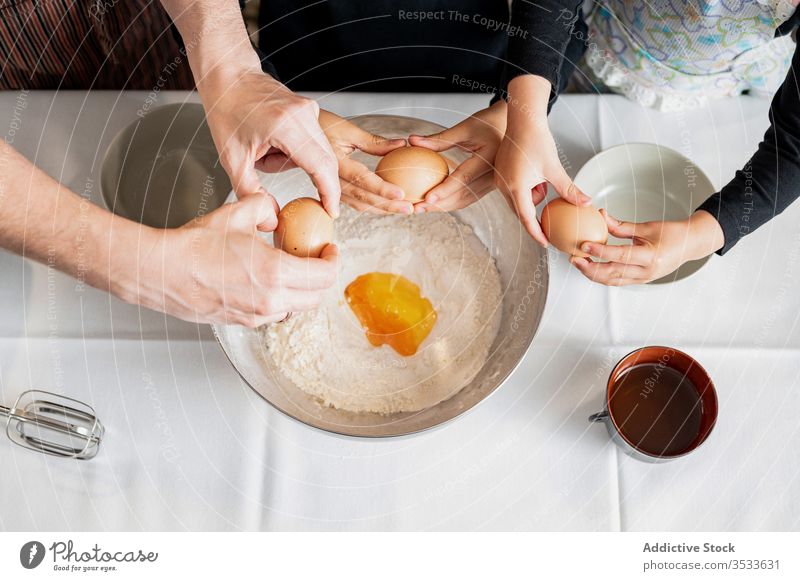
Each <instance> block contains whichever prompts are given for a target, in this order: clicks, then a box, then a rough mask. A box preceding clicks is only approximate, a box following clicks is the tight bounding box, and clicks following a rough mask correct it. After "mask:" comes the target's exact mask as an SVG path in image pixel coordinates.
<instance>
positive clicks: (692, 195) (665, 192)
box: [575, 143, 715, 284]
mask: <svg viewBox="0 0 800 581" xmlns="http://www.w3.org/2000/svg"><path fill="white" fill-rule="evenodd" d="M575 185H577V186H578V187H579V188H580V189H582V190H583V191H585V192H586V193H588V194H589V195H591V196H592V201H593V203H594V205H595V206H596V207H598V208H605V209H606V210H607V211H608V213H609V214H611V215H612V216H614V217H615V218H619V219H620V220H624V221H626V222H649V221H654V220H658V221H660V220H683V219H684V218H688V217H689V216H690V215H691V214H692V213H693V212H694V210H695V209H696V208H697V206H699V205H700V204H702V203H703V202H704V201H705V200H706V199H708V198H709V196H711V195H712V194H713V193H714V191H715V190H714V186H713V184H712V183H711V180H709V179H708V177H707V176H706V174H704V173H703V170H701V169H700V168H699V167H698V166H697V165H696V164H695V163H693V162H692V161H690V160H689V159H687V158H686V157H684V156H683V155H681V154H680V153H678V152H677V151H675V150H674V149H670V148H668V147H664V146H662V145H656V144H654V143H626V144H624V145H617V146H616V147H611V148H609V149H606V150H605V151H602V152H600V153H598V154H597V155H595V156H594V157H593V158H592V159H590V160H589V161H588V162H587V163H586V165H584V166H583V167H582V168H581V170H580V171H579V172H578V175H577V176H575ZM609 241H610V243H619V244H627V243H629V241H627V240H618V239H617V238H614V237H613V236H611V237H610V238H609ZM709 259H710V257H706V258H703V259H701V260H695V261H692V262H687V263H686V264H684V265H682V266H681V267H680V268H678V270H676V271H675V272H673V273H672V274H669V275H667V276H665V277H662V278H660V279H658V280H654V281H653V282H652V283H651V284H663V283H669V282H675V281H677V280H681V279H684V278H686V277H687V276H689V275H691V274H694V273H695V272H697V271H698V270H700V269H701V268H702V267H703V265H704V264H705V263H706V262H708V260H709Z"/></svg>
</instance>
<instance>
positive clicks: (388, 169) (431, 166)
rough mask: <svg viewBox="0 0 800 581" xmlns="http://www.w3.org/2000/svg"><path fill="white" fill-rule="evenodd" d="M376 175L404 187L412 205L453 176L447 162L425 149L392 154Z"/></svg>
mask: <svg viewBox="0 0 800 581" xmlns="http://www.w3.org/2000/svg"><path fill="white" fill-rule="evenodd" d="M375 173H376V174H378V175H379V176H380V177H381V178H382V179H384V180H386V181H387V182H389V183H392V184H394V185H396V186H400V188H402V190H403V192H405V197H404V198H403V199H405V200H408V201H409V202H419V201H420V200H422V199H423V198H424V197H425V194H427V193H428V191H429V190H431V189H432V188H433V187H434V186H438V185H439V184H440V183H442V182H443V181H444V179H445V178H446V177H447V176H448V174H449V173H450V168H448V166H447V160H446V159H445V158H444V157H442V156H441V155H439V154H438V153H436V152H435V151H431V150H430V149H427V148H425V147H415V146H410V147H401V148H399V149H395V150H393V151H390V152H389V153H387V154H386V155H385V156H383V159H381V160H380V161H379V162H378V167H376V168H375Z"/></svg>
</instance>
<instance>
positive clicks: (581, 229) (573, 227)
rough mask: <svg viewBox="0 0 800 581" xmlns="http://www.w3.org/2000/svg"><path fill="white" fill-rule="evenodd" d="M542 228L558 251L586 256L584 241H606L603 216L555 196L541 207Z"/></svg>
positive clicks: (606, 230)
mask: <svg viewBox="0 0 800 581" xmlns="http://www.w3.org/2000/svg"><path fill="white" fill-rule="evenodd" d="M542 230H543V231H544V235H545V236H547V239H548V240H549V241H550V242H551V243H552V244H553V246H555V247H556V248H558V249H559V250H560V251H561V252H566V253H567V254H571V255H572V256H579V257H581V258H586V257H588V256H589V255H588V254H586V253H585V252H582V251H581V249H580V246H581V244H583V243H584V242H597V243H599V244H605V243H606V242H607V241H608V226H607V225H606V221H605V219H604V218H603V215H602V214H601V213H600V212H598V211H597V210H595V209H594V208H593V207H591V206H584V207H578V206H575V205H573V204H570V203H569V202H567V201H566V200H563V199H561V198H556V199H555V200H553V201H551V202H550V203H549V204H547V205H546V206H545V207H544V209H543V210H542Z"/></svg>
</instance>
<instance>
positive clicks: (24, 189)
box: [0, 141, 149, 298]
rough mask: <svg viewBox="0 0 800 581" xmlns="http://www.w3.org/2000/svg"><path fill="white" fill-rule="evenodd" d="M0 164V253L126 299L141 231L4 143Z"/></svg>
mask: <svg viewBox="0 0 800 581" xmlns="http://www.w3.org/2000/svg"><path fill="white" fill-rule="evenodd" d="M0 158H2V159H3V161H4V164H3V184H2V187H0V247H2V248H5V249H7V250H11V251H12V252H15V253H17V254H20V255H22V256H24V257H26V258H31V259H33V260H36V261H38V262H42V263H45V264H47V265H49V266H52V267H53V268H56V269H58V270H60V271H62V272H65V273H67V274H69V275H71V276H73V277H75V278H77V279H79V280H81V281H83V282H85V283H86V284H88V285H90V286H94V287H97V288H100V289H103V290H107V291H111V292H112V293H114V294H116V295H117V296H121V297H123V298H130V297H128V296H127V295H128V294H130V293H131V289H132V288H133V287H134V284H135V272H136V268H137V259H136V257H137V255H138V252H137V251H136V250H139V249H143V250H145V251H146V245H147V244H148V240H149V238H145V237H143V236H142V231H141V230H142V227H140V226H139V225H137V224H134V223H133V222H130V221H128V220H124V219H122V218H120V217H118V216H114V215H113V214H111V213H110V212H107V211H105V210H103V209H101V208H99V207H97V206H95V205H94V204H92V203H90V202H89V201H87V200H85V199H83V198H81V197H80V196H78V195H77V194H75V193H74V192H72V191H70V190H69V188H67V187H65V186H63V185H62V184H60V183H58V182H57V181H55V180H54V179H52V178H51V177H50V176H48V175H47V174H45V173H44V172H42V171H41V170H39V169H38V168H36V167H35V166H34V165H33V164H31V163H30V162H29V161H28V160H27V159H26V158H25V157H23V156H22V155H21V154H19V153H18V152H17V151H15V150H14V149H13V148H12V147H11V146H9V145H8V144H7V143H6V142H5V141H0ZM132 249H136V250H134V252H131V250H132Z"/></svg>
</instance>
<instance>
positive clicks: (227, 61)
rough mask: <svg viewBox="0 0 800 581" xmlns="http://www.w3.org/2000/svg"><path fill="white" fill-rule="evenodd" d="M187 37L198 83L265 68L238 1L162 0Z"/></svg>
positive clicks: (183, 34)
mask: <svg viewBox="0 0 800 581" xmlns="http://www.w3.org/2000/svg"><path fill="white" fill-rule="evenodd" d="M161 3H162V4H163V6H164V8H165V9H166V10H167V12H168V13H169V15H170V18H172V20H173V22H174V23H175V26H177V28H178V31H179V32H180V34H181V37H182V38H183V42H184V45H185V47H186V55H187V58H188V59H189V65H190V66H191V68H192V74H193V75H194V78H195V82H196V83H197V85H198V88H200V89H201V90H202V84H203V82H204V81H205V80H206V79H207V78H208V77H209V76H211V75H213V74H214V73H218V72H225V73H228V72H230V73H238V72H240V71H242V70H247V69H258V70H260V68H261V62H260V60H259V58H258V55H257V54H256V52H255V51H254V50H253V46H252V44H251V43H250V38H249V36H248V35H247V29H246V28H245V25H244V20H243V19H242V14H241V11H240V9H239V3H238V2H236V0H221V1H220V0H161Z"/></svg>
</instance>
